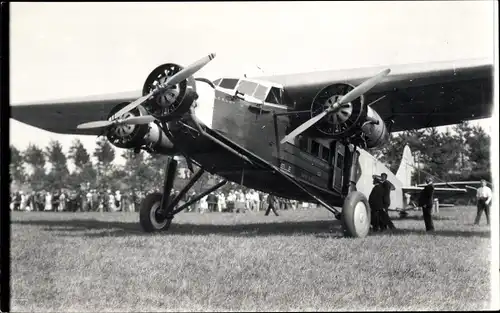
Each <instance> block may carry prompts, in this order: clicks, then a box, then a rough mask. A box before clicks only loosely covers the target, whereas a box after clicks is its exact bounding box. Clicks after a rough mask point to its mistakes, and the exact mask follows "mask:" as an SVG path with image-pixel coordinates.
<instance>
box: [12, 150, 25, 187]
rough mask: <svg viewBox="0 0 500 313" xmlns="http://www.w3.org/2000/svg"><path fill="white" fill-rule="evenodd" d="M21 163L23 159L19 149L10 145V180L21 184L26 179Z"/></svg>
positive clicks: (22, 163)
mask: <svg viewBox="0 0 500 313" xmlns="http://www.w3.org/2000/svg"><path fill="white" fill-rule="evenodd" d="M23 165H24V159H23V155H22V154H21V151H19V150H18V149H17V148H16V147H14V146H12V145H11V146H10V164H9V171H10V176H11V179H12V182H14V183H17V184H22V183H24V181H25V180H26V173H25V171H24V166H23Z"/></svg>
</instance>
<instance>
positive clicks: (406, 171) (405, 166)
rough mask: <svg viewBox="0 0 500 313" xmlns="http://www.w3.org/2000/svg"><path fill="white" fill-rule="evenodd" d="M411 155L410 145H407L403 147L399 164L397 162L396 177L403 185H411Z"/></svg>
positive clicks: (412, 168) (412, 164)
mask: <svg viewBox="0 0 500 313" xmlns="http://www.w3.org/2000/svg"><path fill="white" fill-rule="evenodd" d="M414 165H415V164H414V161H413V156H412V154H411V150H410V147H408V145H406V146H405V148H404V149H403V157H402V158H401V164H399V168H398V171H397V172H396V178H397V179H398V180H399V181H400V182H401V184H402V185H403V186H404V187H409V186H411V176H412V174H413V171H414V170H415V167H414Z"/></svg>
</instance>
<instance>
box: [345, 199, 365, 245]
mask: <svg viewBox="0 0 500 313" xmlns="http://www.w3.org/2000/svg"><path fill="white" fill-rule="evenodd" d="M370 215H371V214H370V206H369V204H368V200H367V199H366V197H365V196H364V195H363V194H362V193H361V192H359V191H353V192H351V193H350V194H349V195H347V198H346V199H345V201H344V206H343V207H342V226H343V227H344V235H345V236H346V237H354V238H363V237H366V236H367V235H368V232H369V231H370V221H371V216H370Z"/></svg>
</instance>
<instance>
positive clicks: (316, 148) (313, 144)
mask: <svg viewBox="0 0 500 313" xmlns="http://www.w3.org/2000/svg"><path fill="white" fill-rule="evenodd" d="M311 154H312V155H314V156H315V157H319V143H318V142H316V141H314V140H313V141H312V142H311Z"/></svg>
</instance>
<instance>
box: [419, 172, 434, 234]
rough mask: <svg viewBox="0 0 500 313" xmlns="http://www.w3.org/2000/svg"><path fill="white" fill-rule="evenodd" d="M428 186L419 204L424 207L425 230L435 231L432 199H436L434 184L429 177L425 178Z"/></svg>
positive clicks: (421, 195)
mask: <svg viewBox="0 0 500 313" xmlns="http://www.w3.org/2000/svg"><path fill="white" fill-rule="evenodd" d="M425 182H426V183H427V186H425V187H424V190H422V192H421V193H420V198H419V201H418V202H419V203H418V204H419V206H420V207H422V212H423V214H424V222H425V230H426V231H434V223H433V222H432V201H433V199H434V185H433V184H432V179H431V178H430V177H429V178H427V179H426V180H425Z"/></svg>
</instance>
